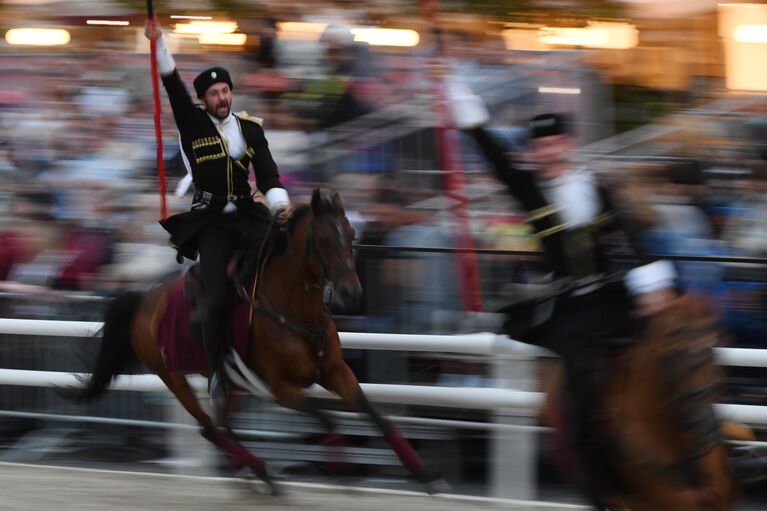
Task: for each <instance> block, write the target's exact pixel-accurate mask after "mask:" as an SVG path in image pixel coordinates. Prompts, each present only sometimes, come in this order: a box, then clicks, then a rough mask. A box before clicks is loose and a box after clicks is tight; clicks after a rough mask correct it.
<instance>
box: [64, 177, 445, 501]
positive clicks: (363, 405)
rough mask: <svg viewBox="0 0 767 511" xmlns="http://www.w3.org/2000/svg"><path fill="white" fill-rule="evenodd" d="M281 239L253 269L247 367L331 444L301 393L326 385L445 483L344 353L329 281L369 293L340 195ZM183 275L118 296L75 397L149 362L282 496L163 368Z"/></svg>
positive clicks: (292, 223)
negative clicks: (161, 324)
mask: <svg viewBox="0 0 767 511" xmlns="http://www.w3.org/2000/svg"><path fill="white" fill-rule="evenodd" d="M276 236H277V239H276V241H275V244H274V248H273V250H272V251H271V253H269V254H264V255H263V258H262V259H263V260H262V261H261V262H260V263H258V269H257V270H256V271H255V272H254V273H255V274H256V281H257V283H256V284H254V285H253V287H252V288H251V289H252V290H251V296H250V298H249V302H250V304H249V308H250V313H251V314H252V321H250V326H249V327H247V328H248V332H247V333H246V337H247V344H248V348H247V355H245V356H244V357H243V358H244V362H245V364H246V365H247V366H248V367H249V368H250V369H251V370H252V371H253V373H255V374H256V375H257V376H258V377H259V378H260V379H261V381H263V382H264V383H265V384H266V386H267V387H268V389H269V391H270V392H271V394H272V396H273V397H274V399H275V400H276V402H277V403H278V404H280V405H282V406H285V407H288V408H292V409H294V410H298V411H302V412H305V413H308V414H310V415H312V416H314V417H315V418H317V419H318V420H319V421H320V422H321V423H322V424H323V425H324V426H325V428H326V429H327V430H328V437H326V438H327V439H329V441H330V443H332V442H333V441H334V439H335V440H338V439H339V435H338V434H337V433H336V429H335V424H334V421H333V420H332V418H331V417H330V416H329V414H327V413H326V412H324V411H322V410H320V409H319V408H317V406H316V405H315V404H314V403H313V402H312V401H310V400H309V399H307V398H306V397H305V396H304V394H303V392H302V390H303V389H304V388H306V387H308V386H310V385H312V384H314V383H319V384H320V385H321V386H323V387H325V388H326V389H327V390H329V391H331V392H333V393H335V394H337V395H338V396H339V397H340V398H341V400H342V401H343V402H344V403H346V405H348V406H349V407H350V408H351V409H352V410H354V411H359V412H365V413H367V414H368V415H369V416H370V417H371V418H372V420H373V421H374V422H375V424H376V425H377V426H378V427H379V428H380V430H381V432H382V433H383V436H384V438H385V439H386V441H387V443H388V444H389V445H390V446H391V448H392V449H393V450H394V452H395V453H396V454H397V456H398V457H399V459H400V460H401V462H402V463H403V465H404V466H405V468H406V469H407V470H408V471H409V472H410V473H411V474H412V475H413V476H415V478H416V479H417V480H418V481H420V482H422V483H424V484H425V485H426V488H427V490H428V491H429V492H430V493H432V492H435V491H436V490H437V488H439V487H440V486H441V485H442V480H441V478H440V477H439V476H438V475H437V474H436V473H435V472H433V471H431V470H429V469H427V468H426V466H425V465H424V463H423V462H422V461H421V459H420V457H419V456H418V454H417V453H416V452H415V450H414V449H413V448H412V447H411V446H410V444H409V443H408V442H407V440H405V439H404V438H403V437H402V435H401V434H400V433H399V431H398V430H397V428H396V427H395V426H394V425H393V424H391V423H390V422H389V421H388V420H386V419H385V418H384V417H382V416H381V415H380V414H379V413H378V412H377V411H376V410H375V408H373V406H371V404H370V403H369V402H368V400H367V399H366V397H365V394H364V393H363V392H362V389H361V387H360V385H359V383H358V381H357V378H356V376H355V375H354V374H353V373H352V371H351V369H350V368H349V366H348V365H347V364H346V362H345V361H344V359H343V354H342V351H341V343H340V340H339V337H338V330H337V329H336V325H335V323H334V322H333V318H332V317H331V316H330V314H329V312H328V309H327V307H326V305H325V302H324V296H323V294H324V290H325V287H326V285H330V286H331V287H332V289H333V290H334V292H336V293H337V295H338V297H339V298H340V299H341V300H342V301H348V300H354V299H356V298H357V297H359V295H360V294H361V291H362V289H361V285H360V281H359V278H358V277H357V272H356V269H355V265H354V257H353V252H352V241H353V239H354V231H353V229H352V227H351V225H350V224H349V221H348V219H347V218H346V214H345V211H344V207H343V204H342V201H341V198H340V196H339V195H338V194H337V193H336V194H333V195H332V196H330V197H329V196H328V195H327V194H325V193H323V192H321V191H320V190H319V189H315V190H314V192H313V194H312V198H311V203H310V204H309V205H302V206H299V207H297V208H296V210H295V212H294V214H293V215H292V217H291V218H290V220H288V222H287V225H286V226H285V227H284V229H283V230H282V231H281V232H277V233H276ZM179 279H183V276H181V277H177V278H175V279H173V280H171V281H169V282H165V283H163V284H161V285H159V286H157V287H155V288H154V289H152V290H150V291H149V292H148V293H138V292H132V293H125V294H122V295H119V296H118V297H116V298H115V299H114V300H113V301H112V302H111V304H110V305H109V306H108V308H107V310H106V313H105V320H104V327H103V339H102V341H101V347H100V351H99V353H98V356H97V360H96V366H95V368H94V369H93V371H92V373H91V376H90V378H88V379H87V381H86V384H85V386H84V387H83V388H82V389H74V392H75V394H74V395H73V396H72V397H74V398H76V399H79V400H82V401H89V400H92V399H94V398H96V397H97V396H99V395H100V394H102V393H103V392H104V391H105V390H106V388H107V387H108V385H109V383H110V382H111V380H112V379H113V378H114V377H115V376H116V375H118V374H119V373H120V372H121V371H124V370H125V369H126V368H128V366H129V363H130V362H131V361H134V360H137V361H139V362H142V363H143V364H144V365H145V366H146V367H147V368H148V369H149V370H150V371H152V372H154V373H155V374H157V375H158V376H159V377H160V378H161V379H162V381H163V382H164V383H165V385H166V386H167V387H168V389H169V390H170V391H171V392H172V393H173V394H174V395H175V396H176V398H177V399H178V401H179V402H180V403H181V404H182V405H183V407H184V408H185V409H186V410H187V411H188V412H189V413H190V414H191V415H192V416H193V417H194V418H195V419H196V420H197V422H198V423H199V424H200V426H201V432H202V435H203V436H204V437H205V438H206V439H207V440H209V441H210V442H211V443H213V444H214V445H216V446H217V447H218V448H220V449H221V450H223V452H224V453H225V454H226V455H227V456H228V460H229V463H230V465H231V467H232V469H234V470H240V469H243V468H249V469H250V470H251V471H252V472H253V474H254V475H256V476H257V477H258V478H260V479H261V480H262V481H264V482H265V483H266V484H267V485H268V486H269V487H270V489H271V491H272V492H273V493H277V492H278V489H277V486H276V485H275V483H274V481H273V479H272V477H271V476H270V474H269V472H268V471H267V468H266V465H265V463H264V462H263V461H262V460H261V459H260V458H258V457H257V456H255V455H254V454H252V453H250V452H249V451H248V450H247V449H245V448H244V447H243V446H242V445H241V444H240V443H238V442H237V441H236V440H235V439H234V438H233V437H232V435H231V434H230V432H229V431H228V430H227V429H225V428H221V427H217V424H215V423H214V420H213V419H212V418H211V416H210V415H209V414H208V413H207V412H206V411H205V410H204V409H203V407H202V406H201V404H200V403H199V402H198V400H197V397H196V396H195V393H194V391H193V390H192V389H191V388H190V385H189V383H188V382H187V379H186V376H185V374H184V373H181V372H174V371H171V370H169V369H168V367H167V366H166V363H165V361H164V357H163V353H162V350H161V349H160V348H159V347H158V340H157V336H156V329H155V325H154V321H155V315H156V311H157V310H158V309H159V308H160V307H161V305H162V302H163V300H164V297H165V296H166V294H167V291H168V289H169V288H170V287H172V286H173V285H178V284H179ZM203 365H204V364H203ZM200 369H201V370H200V371H197V372H199V373H200V374H204V371H205V370H204V369H202V367H201V368H200ZM230 394H231V393H230ZM230 401H231V395H230ZM230 404H231V402H230V403H228V405H230ZM227 408H229V406H227Z"/></svg>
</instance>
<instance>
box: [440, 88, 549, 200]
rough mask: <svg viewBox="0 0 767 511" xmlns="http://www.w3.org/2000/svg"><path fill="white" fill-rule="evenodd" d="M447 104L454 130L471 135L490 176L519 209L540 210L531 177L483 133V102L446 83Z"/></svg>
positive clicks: (487, 117)
mask: <svg viewBox="0 0 767 511" xmlns="http://www.w3.org/2000/svg"><path fill="white" fill-rule="evenodd" d="M447 101H448V105H449V110H450V113H451V114H452V117H453V123H454V125H455V127H456V128H458V129H460V130H462V131H464V132H465V133H467V134H469V135H471V137H472V138H473V139H474V141H475V142H476V143H477V145H478V146H479V148H480V150H481V151H482V154H483V155H484V156H485V158H486V159H487V161H488V163H490V166H491V167H492V170H493V173H494V174H495V175H496V177H497V178H498V179H499V180H500V181H502V182H503V183H505V184H506V186H508V188H509V191H510V192H511V194H512V195H513V196H514V197H516V199H517V200H518V201H519V202H520V203H521V205H522V207H523V208H524V209H525V210H526V211H534V210H536V209H538V208H540V207H541V204H542V203H545V200H544V199H543V197H542V196H541V192H540V190H539V189H538V187H537V186H536V185H535V180H534V176H533V173H532V172H529V171H526V170H522V169H521V168H520V167H519V165H518V164H517V162H516V161H515V158H514V157H513V156H510V155H509V153H508V152H507V150H506V149H505V148H504V147H503V146H502V145H501V144H499V143H498V142H497V141H496V140H495V138H494V137H493V135H492V134H491V133H490V132H489V131H488V130H487V129H485V126H486V125H487V124H488V122H489V121H490V113H489V112H488V110H487V107H485V104H484V103H483V102H482V99H481V98H480V97H479V96H477V95H476V94H475V93H474V92H473V91H472V90H471V89H470V88H469V87H468V86H467V85H465V84H463V83H461V82H460V81H457V80H448V82H447Z"/></svg>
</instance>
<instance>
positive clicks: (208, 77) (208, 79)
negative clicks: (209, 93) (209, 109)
mask: <svg viewBox="0 0 767 511" xmlns="http://www.w3.org/2000/svg"><path fill="white" fill-rule="evenodd" d="M219 82H223V83H226V84H228V85H229V88H230V89H232V90H234V86H233V85H232V78H231V77H230V76H229V71H227V70H226V69H224V68H223V67H211V68H210V69H206V70H205V71H203V72H202V73H200V74H198V75H197V78H195V79H194V90H195V91H196V92H197V97H198V98H202V97H203V96H204V95H205V91H206V90H208V87H210V86H211V85H213V84H214V83H219Z"/></svg>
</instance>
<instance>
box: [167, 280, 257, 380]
mask: <svg viewBox="0 0 767 511" xmlns="http://www.w3.org/2000/svg"><path fill="white" fill-rule="evenodd" d="M165 302H166V303H165V310H163V311H161V312H160V314H161V316H160V318H159V321H158V322H157V332H156V334H155V337H156V339H157V346H158V347H159V348H160V353H162V356H163V360H164V361H165V366H166V367H167V368H168V370H170V371H173V372H180V373H197V372H204V371H205V370H206V369H207V364H206V363H205V355H204V354H203V348H202V344H200V343H198V342H196V341H194V340H193V339H192V335H191V333H190V331H189V315H190V314H191V313H192V311H193V310H194V304H193V303H191V302H190V301H189V300H188V299H187V297H186V294H185V293H184V279H183V278H179V279H176V280H175V281H174V282H173V283H171V285H170V286H169V287H168V290H167V291H166V294H165ZM249 312H250V307H249V304H248V303H247V302H245V301H244V300H242V299H239V298H238V299H237V300H236V302H235V304H234V305H233V306H232V308H231V310H230V311H229V332H230V336H231V339H232V343H233V344H234V348H235V349H236V350H237V353H239V354H240V357H241V358H242V359H243V360H246V359H247V353H248V342H249V341H250V314H249Z"/></svg>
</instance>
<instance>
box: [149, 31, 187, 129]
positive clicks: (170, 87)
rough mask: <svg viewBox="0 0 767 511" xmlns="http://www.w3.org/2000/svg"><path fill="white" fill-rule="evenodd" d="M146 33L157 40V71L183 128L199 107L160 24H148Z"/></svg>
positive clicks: (176, 118) (174, 113) (177, 119)
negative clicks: (179, 70)
mask: <svg viewBox="0 0 767 511" xmlns="http://www.w3.org/2000/svg"><path fill="white" fill-rule="evenodd" d="M144 34H145V35H146V37H147V39H150V40H152V39H154V40H155V41H156V42H157V71H158V72H159V74H160V78H161V79H162V84H163V86H164V87H165V90H166V91H167V92H168V100H169V101H170V107H171V109H172V110H173V118H174V119H175V120H176V126H178V127H179V129H182V126H185V125H186V124H187V122H189V121H190V114H192V115H193V112H194V111H195V110H196V108H197V107H196V106H195V104H194V101H193V100H192V97H191V96H190V95H189V91H187V89H186V86H185V85H184V82H183V80H182V79H181V75H179V73H178V70H177V69H176V61H175V60H174V59H173V55H172V54H171V53H170V50H169V49H168V45H167V44H166V43H165V38H163V36H162V28H161V27H160V24H159V23H158V22H155V24H154V26H150V25H147V27H146V29H145V30H144Z"/></svg>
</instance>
